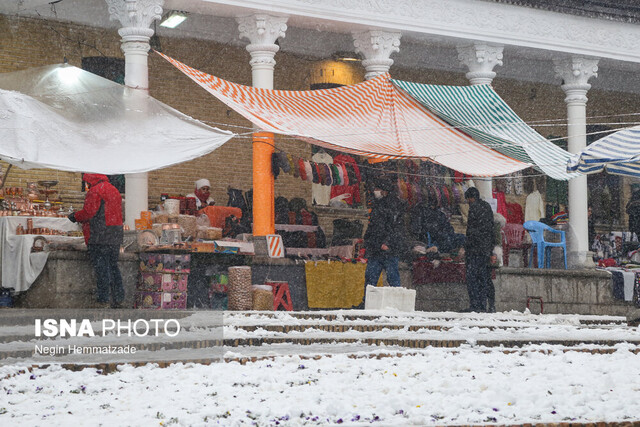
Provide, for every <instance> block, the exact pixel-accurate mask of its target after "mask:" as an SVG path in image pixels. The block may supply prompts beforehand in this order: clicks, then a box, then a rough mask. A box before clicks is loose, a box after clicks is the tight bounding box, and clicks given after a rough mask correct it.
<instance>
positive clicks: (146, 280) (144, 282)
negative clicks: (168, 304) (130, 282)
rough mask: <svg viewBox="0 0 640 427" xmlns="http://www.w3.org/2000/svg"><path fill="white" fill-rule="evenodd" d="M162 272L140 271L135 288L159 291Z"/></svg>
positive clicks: (160, 289)
mask: <svg viewBox="0 0 640 427" xmlns="http://www.w3.org/2000/svg"><path fill="white" fill-rule="evenodd" d="M162 276H163V273H145V272H140V277H139V279H138V286H137V289H138V290H139V291H150V292H161V291H162Z"/></svg>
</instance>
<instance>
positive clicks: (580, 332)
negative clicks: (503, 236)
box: [0, 312, 640, 426]
mask: <svg viewBox="0 0 640 427" xmlns="http://www.w3.org/2000/svg"><path fill="white" fill-rule="evenodd" d="M350 313H354V312H350ZM360 313H363V312H360ZM319 314H322V313H319V312H314V315H319ZM330 314H333V315H335V314H336V312H332V313H330ZM364 314H365V315H366V313H364ZM205 317H206V314H197V315H194V316H193V317H191V318H190V319H189V320H185V322H184V323H185V325H187V324H189V325H191V326H193V327H194V328H195V327H206V326H207V324H208V322H207V321H206V319H205ZM328 319H329V320H328ZM598 319H599V320H602V321H613V320H616V319H615V318H604V317H601V318H594V319H591V320H598ZM588 320H590V319H589V318H587V317H585V316H580V317H579V316H562V315H556V316H546V315H545V316H532V315H527V314H522V313H506V314H505V313H499V314H495V315H475V317H474V315H468V314H467V315H460V314H455V313H444V314H443V313H439V314H421V313H412V314H410V315H406V316H405V315H403V314H401V313H395V314H394V315H392V316H384V315H383V316H378V317H371V318H368V319H367V318H366V316H364V317H363V318H359V319H349V318H344V319H340V318H339V313H338V318H337V319H336V320H330V318H319V319H298V318H295V317H292V316H290V315H289V314H285V313H277V314H271V315H268V316H266V315H261V314H255V313H254V314H251V315H246V314H235V313H234V314H227V315H225V334H224V335H225V338H227V337H229V336H234V337H242V336H247V335H248V336H252V337H258V336H273V335H274V334H275V335H282V336H290V337H295V336H299V335H302V336H318V337H323V336H326V335H328V333H327V332H325V331H320V330H317V329H312V330H311V331H309V332H299V331H294V332H289V333H284V332H274V331H270V330H265V329H251V328H248V329H243V327H249V326H259V325H262V326H265V327H267V326H274V327H279V326H284V325H322V324H331V323H335V322H338V323H342V324H345V325H347V324H348V325H375V324H378V325H387V324H393V325H396V326H397V325H402V324H406V325H414V326H415V325H425V326H427V325H440V326H447V328H448V329H446V330H442V331H437V330H430V329H425V330H418V331H409V330H407V329H399V330H392V329H386V328H383V329H381V330H378V331H377V332H373V333H369V332H354V331H347V332H343V333H342V334H334V335H336V336H337V335H345V336H353V337H357V336H359V335H360V336H367V335H370V334H374V335H375V334H377V336H381V337H405V336H411V335H414V337H415V336H418V337H424V336H430V335H432V334H434V335H437V334H440V335H441V337H445V338H447V339H448V338H450V337H452V336H455V337H462V338H465V337H466V338H467V342H468V343H467V344H463V345H462V346H460V347H456V348H436V347H429V348H426V349H413V348H403V347H383V346H368V345H364V344H362V343H359V344H358V343H355V344H345V343H337V344H314V345H308V346H300V345H295V344H291V343H289V344H286V343H283V344H277V345H264V346H260V347H249V346H245V347H242V346H241V347H233V348H227V349H226V350H225V351H227V353H226V354H225V357H226V358H227V359H228V360H231V359H234V358H240V357H243V356H247V355H256V354H258V355H261V356H269V358H268V359H264V360H259V361H256V362H249V363H246V364H244V365H242V364H240V363H238V362H226V363H212V364H211V365H197V364H183V363H178V364H174V365H172V366H170V367H168V368H159V367H158V366H157V365H154V364H148V365H145V366H141V367H132V366H130V365H121V366H119V368H118V371H117V372H115V373H111V374H107V375H104V374H102V373H100V372H98V371H96V369H94V368H87V369H84V370H83V371H79V372H72V371H69V370H65V369H62V368H61V367H60V366H57V365H54V366H51V367H48V368H44V369H31V368H29V369H27V365H25V364H24V362H16V363H13V364H6V365H4V366H0V387H1V388H2V389H1V390H0V425H1V426H4V425H7V426H12V425H21V426H39V425H47V426H52V425H53V426H57V425H60V426H68V425H74V426H75V425H78V426H83V425H87V426H94V425H116V426H159V425H165V426H166V425H183V426H200V425H224V426H240V425H260V426H265V425H286V426H289V425H291V426H297V425H368V424H374V425H384V426H387V425H395V426H405V425H447V424H448V425H461V424H487V423H499V424H522V423H555V422H600V421H606V422H623V421H638V420H640V355H638V354H636V353H637V350H638V344H637V341H638V336H639V331H638V328H636V327H628V326H626V324H620V323H618V324H615V323H610V324H608V325H599V326H590V325H585V324H584V322H585V321H588ZM618 320H620V319H618ZM13 332H14V333H15V332H17V331H13ZM192 333H193V334H194V337H197V336H198V335H199V334H201V333H202V331H201V330H198V329H195V330H194V331H193V332H192ZM483 334H492V336H493V338H497V339H502V340H505V341H508V340H509V339H515V338H517V339H524V338H526V337H534V338H536V339H537V338H543V339H550V340H553V339H554V338H558V337H561V338H562V339H565V338H566V337H569V336H573V337H576V336H578V337H583V339H585V340H588V339H593V338H594V337H597V338H598V339H605V338H607V337H608V338H609V339H614V340H617V341H618V343H617V344H614V345H610V344H609V345H598V344H576V345H572V346H571V347H570V348H569V347H566V346H560V345H551V344H539V345H525V346H522V347H504V348H501V347H490V348H489V347H483V346H481V345H478V344H477V343H476V342H475V340H477V339H479V338H480V337H481V336H482V335H483ZM31 345H33V344H31ZM278 348H280V349H282V348H285V350H284V351H277V349H278ZM296 349H298V350H299V353H298V354H299V355H292V354H295V352H296ZM586 349H609V350H610V351H611V353H610V354H594V353H592V352H588V351H580V350H586ZM172 351H173V352H175V356H173V353H171V352H172ZM199 351H207V350H206V349H204V350H203V349H191V350H189V351H187V350H165V351H160V352H155V353H156V354H157V353H161V354H162V353H164V355H165V356H170V357H169V359H172V358H173V359H178V358H179V357H185V356H187V355H190V356H192V357H193V355H194V354H197V352H199ZM314 354H323V355H324V357H319V358H317V359H313V358H309V357H310V356H313V355H314ZM390 354H392V355H394V357H388V356H389V355H390ZM382 356H384V357H382ZM182 360H186V359H182Z"/></svg>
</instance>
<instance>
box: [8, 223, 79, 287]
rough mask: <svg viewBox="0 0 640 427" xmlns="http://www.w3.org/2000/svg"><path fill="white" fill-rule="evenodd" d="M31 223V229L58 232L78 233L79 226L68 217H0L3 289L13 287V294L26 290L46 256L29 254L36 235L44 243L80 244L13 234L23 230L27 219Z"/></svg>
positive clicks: (55, 237)
mask: <svg viewBox="0 0 640 427" xmlns="http://www.w3.org/2000/svg"><path fill="white" fill-rule="evenodd" d="M28 219H31V220H32V221H33V227H34V228H46V229H50V230H58V231H61V232H70V231H76V232H79V231H81V230H80V226H79V225H78V224H74V223H72V222H71V221H69V220H68V219H67V218H55V217H40V216H36V217H28V216H6V217H0V242H1V243H0V256H1V257H2V287H3V288H13V289H14V291H15V292H22V291H26V290H27V289H29V287H30V286H31V284H32V283H33V282H34V281H35V280H36V278H37V277H38V275H39V274H40V272H42V269H43V268H44V266H45V264H46V262H47V258H48V256H49V253H48V252H47V251H42V252H33V253H32V252H31V248H32V247H33V242H34V241H35V239H36V238H37V237H38V236H42V237H44V238H45V239H46V240H47V242H55V243H71V244H82V243H83V242H84V240H83V238H82V237H67V236H63V235H42V234H20V235H17V234H16V228H17V227H18V226H19V225H21V226H22V227H23V228H24V229H25V230H26V228H27V220H28Z"/></svg>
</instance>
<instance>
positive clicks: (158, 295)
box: [135, 291, 187, 310]
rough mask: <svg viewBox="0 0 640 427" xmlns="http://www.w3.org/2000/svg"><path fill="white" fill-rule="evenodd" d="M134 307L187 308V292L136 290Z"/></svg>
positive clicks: (157, 308) (154, 308)
mask: <svg viewBox="0 0 640 427" xmlns="http://www.w3.org/2000/svg"><path fill="white" fill-rule="evenodd" d="M135 307H136V308H140V309H149V310H184V309H186V308H187V293H186V292H148V291H138V292H136V296H135Z"/></svg>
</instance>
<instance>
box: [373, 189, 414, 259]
mask: <svg viewBox="0 0 640 427" xmlns="http://www.w3.org/2000/svg"><path fill="white" fill-rule="evenodd" d="M404 214H405V206H404V203H402V202H401V201H400V199H398V198H397V197H396V196H394V195H391V194H390V195H387V196H385V197H383V198H381V199H378V200H375V201H374V203H373V207H372V209H371V215H370V217H369V226H368V227H367V231H366V232H365V233H364V247H365V249H366V251H367V252H366V254H367V255H366V256H367V257H376V256H383V255H390V256H400V255H401V254H402V253H403V252H404V251H405V242H406V238H405V235H404ZM383 244H386V245H387V246H388V247H389V250H388V251H383V250H382V249H381V246H382V245H383Z"/></svg>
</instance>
